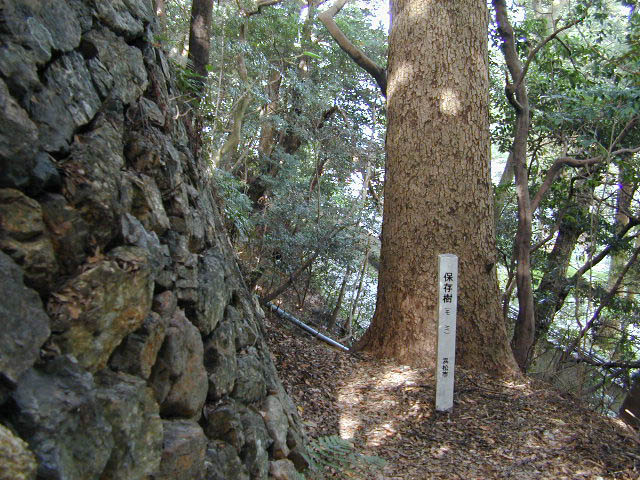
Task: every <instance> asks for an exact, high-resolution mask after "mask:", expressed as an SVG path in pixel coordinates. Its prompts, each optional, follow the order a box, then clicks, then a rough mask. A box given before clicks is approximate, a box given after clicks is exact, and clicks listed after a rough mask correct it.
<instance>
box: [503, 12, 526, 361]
mask: <svg viewBox="0 0 640 480" xmlns="http://www.w3.org/2000/svg"><path fill="white" fill-rule="evenodd" d="M493 6H494V8H495V11H496V23H497V24H498V33H499V34H500V37H501V38H502V52H503V54H504V58H505V62H506V64H507V68H508V69H509V73H510V74H511V79H512V81H513V84H507V87H506V94H507V99H508V100H509V103H510V104H511V105H512V106H513V108H514V110H515V112H516V124H515V129H514V140H513V144H512V146H511V154H510V157H511V161H512V162H513V173H514V177H515V185H516V197H517V199H518V231H517V233H516V238H515V242H514V245H513V250H514V257H515V259H516V262H517V267H516V285H517V287H518V319H517V320H516V325H515V328H514V332H513V338H512V339H511V348H512V350H513V354H514V356H515V358H516V361H517V362H518V365H519V366H520V368H521V369H522V370H526V368H527V365H528V363H529V359H530V357H531V353H532V349H533V344H534V337H535V311H534V306H533V286H532V283H531V254H530V250H531V235H532V208H531V198H530V196H529V174H528V171H527V138H528V136H529V97H528V95H527V89H526V86H525V81H524V75H525V72H524V70H523V67H522V63H521V62H520V58H519V57H518V54H517V52H516V47H515V36H514V32H513V28H512V27H511V24H510V23H509V19H508V17H507V6H506V2H505V0H493Z"/></svg>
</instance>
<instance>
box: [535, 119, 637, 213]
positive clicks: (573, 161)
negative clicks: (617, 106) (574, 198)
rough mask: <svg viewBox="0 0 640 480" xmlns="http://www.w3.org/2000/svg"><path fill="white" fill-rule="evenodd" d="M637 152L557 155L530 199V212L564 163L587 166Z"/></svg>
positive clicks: (629, 150) (542, 196)
mask: <svg viewBox="0 0 640 480" xmlns="http://www.w3.org/2000/svg"><path fill="white" fill-rule="evenodd" d="M625 130H626V131H628V130H627V127H625ZM619 138H620V135H618V138H617V139H616V140H615V141H614V143H615V142H618V141H619ZM637 152H640V147H636V148H620V149H618V150H615V151H613V152H611V153H608V154H607V155H601V156H598V157H591V158H584V159H579V158H575V157H567V156H563V157H559V158H558V159H556V161H555V162H553V165H551V168H549V170H548V171H547V174H546V175H545V177H544V180H543V182H542V185H540V188H539V189H538V191H537V192H536V195H535V197H533V200H532V201H531V213H533V212H535V211H536V209H537V208H538V206H540V202H541V201H542V199H543V198H544V196H545V195H546V193H547V191H548V190H549V188H550V187H551V185H552V184H553V182H554V180H555V179H556V177H557V176H558V173H560V170H562V167H564V166H565V165H566V166H568V167H573V168H581V167H588V166H591V165H595V164H597V163H600V162H602V161H603V160H605V159H607V158H609V157H615V156H616V155H622V154H623V153H637Z"/></svg>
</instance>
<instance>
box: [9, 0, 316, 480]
mask: <svg viewBox="0 0 640 480" xmlns="http://www.w3.org/2000/svg"><path fill="white" fill-rule="evenodd" d="M153 24H154V18H153V11H152V7H151V1H150V0H111V1H103V0H64V1H63V0H3V2H2V3H1V4H0V38H1V42H0V288H1V290H0V291H1V295H2V299H1V300H0V479H11V480H16V479H21V478H25V479H26V478H35V477H36V475H37V478H42V479H65V480H67V479H69V480H88V479H102V480H106V479H120V480H122V479H141V478H148V479H157V480H160V479H167V480H168V479H171V480H173V479H178V478H179V479H181V480H189V479H211V480H214V479H215V480H222V479H224V480H232V479H263V478H268V477H272V478H281V479H287V478H294V477H295V476H296V474H295V468H294V466H295V467H297V469H298V470H303V469H304V468H305V466H306V460H305V455H306V453H305V450H304V445H303V437H302V431H301V427H300V424H299V419H298V417H297V415H296V412H295V407H294V406H293V404H292V403H291V401H290V399H289V397H288V396H287V395H286V393H285V392H284V390H283V388H282V386H281V384H280V382H279V380H278V378H277V375H276V372H275V369H274V366H273V363H272V361H271V358H270V355H269V352H268V350H267V348H266V346H265V343H264V340H263V335H262V318H263V313H262V311H261V310H260V308H259V306H258V305H257V304H256V303H255V301H254V299H253V298H252V296H251V295H250V294H249V292H248V291H247V289H246V287H245V286H244V284H243V281H242V279H241V276H240V273H239V270H238V267H237V265H236V262H235V259H234V254H233V251H232V249H231V246H230V244H229V241H228V239H227V237H226V234H225V232H224V230H223V226H222V222H221V219H220V214H219V212H218V209H217V207H216V202H215V199H214V196H213V195H212V188H211V183H210V175H209V174H208V168H207V165H206V163H205V162H204V161H203V160H202V159H199V158H194V157H193V155H192V153H191V152H190V150H189V148H188V139H187V135H186V132H185V128H184V125H183V123H182V121H181V114H182V112H181V108H180V107H179V105H177V104H176V103H175V102H174V100H172V99H174V98H175V97H176V96H178V95H179V93H178V92H177V91H176V90H175V89H174V87H173V84H172V81H171V77H170V71H169V67H168V64H167V61H166V58H165V56H164V54H163V52H162V50H161V49H159V48H158V47H157V46H156V45H155V44H154V42H153V34H152V27H153ZM36 472H37V473H36Z"/></svg>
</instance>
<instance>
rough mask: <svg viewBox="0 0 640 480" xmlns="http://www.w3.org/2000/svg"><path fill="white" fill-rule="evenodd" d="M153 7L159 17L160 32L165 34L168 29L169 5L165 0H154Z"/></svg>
mask: <svg viewBox="0 0 640 480" xmlns="http://www.w3.org/2000/svg"><path fill="white" fill-rule="evenodd" d="M153 8H154V9H155V12H156V18H157V19H158V33H160V34H164V33H165V32H166V30H167V5H166V2H165V0H153Z"/></svg>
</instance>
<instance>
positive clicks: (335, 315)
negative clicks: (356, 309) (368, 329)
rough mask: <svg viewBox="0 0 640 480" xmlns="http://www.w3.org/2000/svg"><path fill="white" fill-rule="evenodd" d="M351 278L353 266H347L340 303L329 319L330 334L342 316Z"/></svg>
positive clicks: (339, 298)
mask: <svg viewBox="0 0 640 480" xmlns="http://www.w3.org/2000/svg"><path fill="white" fill-rule="evenodd" d="M349 276H351V265H348V266H347V271H346V272H345V274H344V278H343V279H342V285H341V286H340V293H339V294H338V301H337V302H336V306H335V307H334V309H333V312H331V318H329V324H328V325H327V330H328V331H329V332H331V330H333V329H334V327H335V326H336V323H337V321H338V315H340V308H342V301H343V300H344V292H345V291H346V290H347V282H348V281H349Z"/></svg>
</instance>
